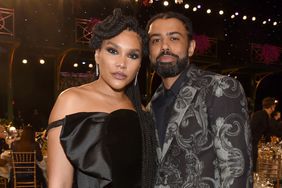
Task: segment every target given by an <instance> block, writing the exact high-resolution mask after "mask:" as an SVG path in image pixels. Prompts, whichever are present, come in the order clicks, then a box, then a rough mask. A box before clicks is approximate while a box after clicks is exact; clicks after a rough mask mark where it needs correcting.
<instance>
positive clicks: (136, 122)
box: [47, 9, 156, 188]
mask: <svg viewBox="0 0 282 188" xmlns="http://www.w3.org/2000/svg"><path fill="white" fill-rule="evenodd" d="M91 46H92V47H93V48H94V50H95V61H96V64H97V67H98V68H99V69H97V70H98V71H97V72H100V75H99V78H98V80H96V81H94V82H91V83H89V84H85V85H82V86H79V87H73V88H70V89H67V90H66V91H64V92H62V93H61V94H60V95H59V97H58V99H57V101H56V103H55V105H54V107H53V109H52V112H51V115H50V118H49V123H50V125H49V128H48V135H47V136H48V149H47V150H48V184H49V188H53V187H54V188H55V187H56V188H58V187H62V188H68V187H72V186H74V187H75V186H78V187H83V188H85V187H95V188H96V187H97V188H98V187H99V188H100V187H105V188H110V187H114V188H119V187H120V188H126V187H128V188H134V187H143V188H150V187H153V184H154V177H155V156H156V153H155V148H156V147H155V137H154V136H155V133H154V127H153V123H152V120H151V118H150V116H149V115H148V114H147V113H145V112H143V111H142V108H141V102H140V96H139V93H138V92H137V91H138V88H137V86H136V78H137V75H138V70H139V69H140V66H141V59H142V55H144V51H145V50H144V49H145V47H146V35H145V33H144V32H143V30H141V29H140V28H139V26H138V23H137V21H136V20H135V19H134V18H132V17H127V16H124V15H122V13H121V11H120V9H116V10H114V12H113V15H112V16H108V17H107V18H106V19H105V20H103V21H102V22H100V23H98V24H97V25H96V26H95V27H94V30H93V37H92V39H91ZM97 67H96V68H97Z"/></svg>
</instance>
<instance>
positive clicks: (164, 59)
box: [158, 55, 175, 63]
mask: <svg viewBox="0 0 282 188" xmlns="http://www.w3.org/2000/svg"><path fill="white" fill-rule="evenodd" d="M158 61H160V62H164V63H165V62H172V61H175V57H173V56H171V55H163V56H161V57H159V58H158Z"/></svg>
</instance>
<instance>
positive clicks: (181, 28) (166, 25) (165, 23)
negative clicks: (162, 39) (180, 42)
mask: <svg viewBox="0 0 282 188" xmlns="http://www.w3.org/2000/svg"><path fill="white" fill-rule="evenodd" d="M148 33H149V34H155V33H162V34H164V33H165V34H167V35H168V34H176V33H180V34H181V33H183V34H184V33H187V30H186V28H185V25H184V23H183V22H181V21H180V20H178V19H176V18H158V19H156V20H154V21H153V22H152V23H151V24H150V26H149V29H148Z"/></svg>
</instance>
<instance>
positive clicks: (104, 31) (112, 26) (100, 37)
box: [90, 8, 148, 55]
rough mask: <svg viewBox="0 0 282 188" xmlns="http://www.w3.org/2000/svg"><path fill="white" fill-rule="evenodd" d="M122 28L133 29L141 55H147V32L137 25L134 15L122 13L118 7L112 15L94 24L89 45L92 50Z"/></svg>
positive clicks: (98, 47)
mask: <svg viewBox="0 0 282 188" xmlns="http://www.w3.org/2000/svg"><path fill="white" fill-rule="evenodd" d="M124 30H129V31H134V32H136V33H137V34H138V35H139V36H140V39H141V40H142V41H141V43H142V50H143V55H147V53H148V47H147V46H148V45H147V42H148V36H147V33H146V32H145V31H144V30H143V29H141V27H139V24H138V21H137V20H136V19H135V18H134V17H132V16H125V15H123V14H122V12H121V9H120V8H116V9H114V11H113V15H110V16H108V17H106V18H105V19H104V20H103V21H102V22H99V23H97V24H96V25H95V26H94V28H93V30H92V37H91V40H90V47H92V48H93V49H94V50H97V49H100V48H101V46H102V42H103V41H104V40H107V39H110V38H113V37H115V36H117V35H118V34H120V33H121V32H123V31H124Z"/></svg>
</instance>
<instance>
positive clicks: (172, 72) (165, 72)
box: [152, 52, 189, 78]
mask: <svg viewBox="0 0 282 188" xmlns="http://www.w3.org/2000/svg"><path fill="white" fill-rule="evenodd" d="M168 53H169V54H168ZM163 55H171V56H173V57H176V58H177V60H176V62H175V63H173V62H165V63H164V62H161V61H159V58H160V57H161V56H163ZM156 59H157V60H156V63H155V64H153V65H152V67H153V69H154V70H155V71H156V73H157V74H158V75H159V76H161V77H162V78H169V77H174V76H177V75H178V74H180V73H181V72H182V71H183V70H184V69H185V68H186V66H187V65H188V64H189V57H188V54H187V55H186V56H185V57H184V58H182V59H180V58H179V56H178V55H176V54H172V53H170V52H167V53H165V52H164V53H162V54H160V55H159V56H158V57H157V58H156Z"/></svg>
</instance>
